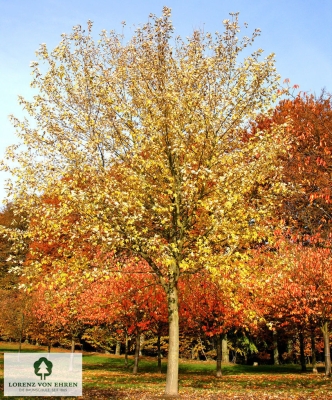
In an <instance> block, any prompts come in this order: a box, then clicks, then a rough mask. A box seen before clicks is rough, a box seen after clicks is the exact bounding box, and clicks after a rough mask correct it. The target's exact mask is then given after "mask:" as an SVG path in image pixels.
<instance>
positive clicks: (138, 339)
mask: <svg viewBox="0 0 332 400" xmlns="http://www.w3.org/2000/svg"><path fill="white" fill-rule="evenodd" d="M140 344H141V335H140V333H139V332H138V331H137V332H136V341H135V361H134V368H133V373H134V374H137V372H138V361H139V348H140Z"/></svg>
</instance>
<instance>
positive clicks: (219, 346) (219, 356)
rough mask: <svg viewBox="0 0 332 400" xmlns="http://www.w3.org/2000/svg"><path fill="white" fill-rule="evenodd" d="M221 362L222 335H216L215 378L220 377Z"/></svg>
mask: <svg viewBox="0 0 332 400" xmlns="http://www.w3.org/2000/svg"><path fill="white" fill-rule="evenodd" d="M221 360H222V335H217V374H216V375H217V378H220V377H221V376H222V371H221Z"/></svg>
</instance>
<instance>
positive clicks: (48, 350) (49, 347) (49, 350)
mask: <svg viewBox="0 0 332 400" xmlns="http://www.w3.org/2000/svg"><path fill="white" fill-rule="evenodd" d="M47 352H48V353H50V352H51V342H50V341H48V342H47Z"/></svg>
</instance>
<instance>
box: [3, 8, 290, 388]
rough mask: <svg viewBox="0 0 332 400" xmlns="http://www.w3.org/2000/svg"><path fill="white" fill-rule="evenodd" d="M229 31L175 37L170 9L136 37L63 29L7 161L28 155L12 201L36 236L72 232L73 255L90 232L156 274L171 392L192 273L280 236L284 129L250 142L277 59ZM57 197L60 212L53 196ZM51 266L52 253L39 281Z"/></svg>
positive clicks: (102, 245)
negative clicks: (274, 229) (182, 286)
mask: <svg viewBox="0 0 332 400" xmlns="http://www.w3.org/2000/svg"><path fill="white" fill-rule="evenodd" d="M223 24H224V32H223V33H216V34H215V35H211V34H209V33H207V34H206V33H203V32H200V31H194V32H193V34H192V36H191V37H189V38H188V39H186V40H182V39H181V38H179V37H176V38H174V37H173V32H174V29H173V26H172V23H171V20H170V10H169V9H168V8H166V7H165V8H164V9H163V15H162V17H161V18H157V17H156V16H154V15H151V16H150V22H148V23H147V24H145V25H143V26H141V27H139V28H137V29H136V31H135V33H134V35H133V37H132V38H131V39H130V40H129V41H128V42H127V43H125V38H124V37H122V36H121V35H118V34H116V33H115V32H113V31H111V32H110V33H109V34H107V32H106V31H102V33H101V35H100V39H99V40H98V41H94V40H93V38H92V34H91V25H92V24H91V23H90V22H89V23H88V29H87V32H85V31H83V30H82V29H81V27H80V26H77V27H74V30H73V33H72V34H70V35H66V34H63V35H62V40H61V42H60V44H59V45H58V46H57V47H56V48H55V49H54V50H53V51H48V49H47V47H46V45H45V44H42V45H41V47H40V49H39V51H38V52H37V54H38V56H39V58H40V60H41V62H37V61H36V62H33V63H32V73H33V76H34V78H33V82H32V86H33V87H34V88H35V89H36V90H37V91H38V94H36V96H35V97H34V99H33V101H26V100H24V99H23V98H20V102H21V104H22V105H23V107H24V108H25V109H26V110H27V111H28V113H29V115H30V117H31V118H32V119H33V120H34V123H33V124H32V125H31V123H30V122H29V121H28V120H24V121H19V120H17V119H16V118H14V117H13V118H12V120H13V123H14V125H15V126H16V128H17V131H18V135H19V137H20V139H21V142H22V144H23V147H22V149H21V150H20V149H17V148H13V147H12V148H10V149H9V150H8V153H7V157H8V158H9V159H14V160H15V166H14V167H12V168H11V170H12V173H13V174H14V176H15V180H14V182H15V185H13V187H12V188H11V189H10V192H9V194H13V195H14V197H15V200H16V203H15V204H16V207H17V208H18V209H22V210H24V211H25V212H26V215H27V218H28V219H33V220H34V221H38V223H31V224H30V229H29V230H28V232H27V235H28V236H29V238H30V239H33V240H37V241H41V240H43V241H48V242H52V241H56V240H64V237H65V240H66V244H67V246H66V254H63V255H62V256H63V257H64V256H65V257H67V258H68V259H74V258H75V252H76V251H80V250H79V249H78V247H79V246H77V239H78V238H80V240H79V243H81V240H82V238H83V240H86V241H87V242H90V244H92V245H94V246H96V248H97V249H98V252H99V254H98V259H100V252H104V253H105V254H108V255H109V254H113V257H115V258H116V257H117V256H121V257H122V259H123V257H126V256H128V257H136V258H137V260H145V262H147V264H148V265H149V267H150V268H151V271H152V273H154V274H155V275H156V277H157V278H158V280H159V282H160V284H161V285H162V286H163V288H164V290H165V293H166V297H167V304H168V317H169V353H168V369H167V378H166V393H167V394H171V395H173V394H176V393H177V392H178V349H179V316H178V280H179V277H180V276H181V275H182V274H186V273H196V272H198V271H199V270H200V269H206V270H207V271H209V272H210V273H211V274H212V275H213V276H218V273H219V271H220V270H221V269H223V268H228V269H231V268H232V266H231V265H230V263H229V260H230V257H235V258H236V257H237V258H238V259H241V257H242V256H243V254H244V250H245V248H246V243H247V242H248V241H250V240H252V239H254V240H259V239H258V238H259V237H266V236H267V235H268V234H269V232H268V229H269V227H268V224H267V223H264V221H266V217H267V215H268V214H269V213H270V212H271V210H272V205H273V203H274V200H275V197H276V196H277V195H278V193H280V191H281V190H282V186H280V185H279V183H278V176H279V173H280V169H279V167H278V165H277V164H276V159H277V157H276V155H277V153H279V152H280V151H281V149H282V148H284V146H283V143H282V139H281V131H282V129H283V128H282V127H277V128H276V129H275V130H272V131H269V133H268V134H265V133H264V132H263V131H257V132H256V134H255V135H253V136H252V137H251V138H250V140H246V139H245V138H244V135H243V132H244V129H245V128H246V125H247V124H248V123H249V121H250V120H251V119H253V118H254V117H255V116H256V115H257V114H265V113H267V112H269V109H270V107H271V106H270V105H271V102H273V101H274V100H275V98H276V93H277V86H278V75H277V73H276V69H275V65H274V56H273V55H269V56H267V57H266V58H264V59H261V56H262V52H263V51H262V50H261V49H259V50H257V51H255V52H253V53H251V54H250V52H248V50H249V48H250V46H251V45H252V44H253V41H254V39H255V38H256V37H257V35H259V30H255V31H254V33H253V35H252V36H251V37H250V38H249V37H246V36H244V37H243V38H242V39H241V38H238V33H239V31H240V29H239V23H238V15H237V14H232V15H231V19H230V20H224V21H223ZM245 54H249V55H248V56H247V57H245ZM45 65H46V66H45ZM43 68H44V72H43V71H42V69H43ZM31 118H30V120H31ZM7 168H9V167H7ZM46 193H47V194H48V196H50V197H52V196H53V198H56V199H58V201H57V202H56V204H55V203H54V202H45V201H44V200H43V194H44V195H45V194H46ZM64 235H65V236H64ZM35 255H36V256H37V255H38V254H35ZM46 261H47V260H46ZM47 262H48V261H47ZM77 264H79V263H71V265H73V266H74V265H76V266H77V268H79V267H80V266H79V265H77ZM42 265H43V254H42V252H40V253H39V258H37V257H35V261H34V262H32V263H29V268H30V273H31V271H34V268H35V269H36V271H37V272H38V269H41V268H42ZM83 265H85V268H91V269H93V268H97V266H98V268H99V272H100V271H102V270H103V269H105V271H107V268H108V263H107V257H105V262H104V263H103V264H102V265H103V266H102V267H100V265H101V264H100V262H98V263H97V262H96V263H94V262H93V260H89V262H87V263H85V264H83ZM109 265H110V266H111V265H114V260H112V262H111V263H110V264H109ZM240 265H241V264H240ZM119 266H120V265H119ZM245 266H246V263H245V261H244V262H243V264H242V268H243V274H245ZM62 267H63V268H66V269H67V265H66V263H64V262H63V258H62V261H61V262H60V261H59V262H58V265H57V269H59V268H60V269H61V268H62ZM237 268H241V266H239V263H237ZM69 278H70V274H69Z"/></svg>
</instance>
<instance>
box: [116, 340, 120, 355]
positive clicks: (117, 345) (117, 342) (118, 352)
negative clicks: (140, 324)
mask: <svg viewBox="0 0 332 400" xmlns="http://www.w3.org/2000/svg"><path fill="white" fill-rule="evenodd" d="M120 354H121V342H120V340H117V341H116V346H115V355H116V356H119V355H120Z"/></svg>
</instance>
